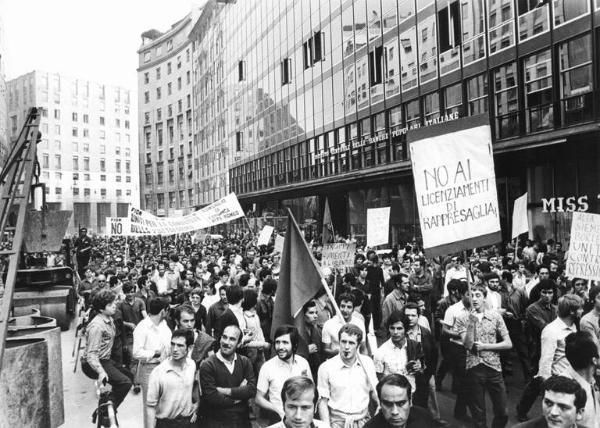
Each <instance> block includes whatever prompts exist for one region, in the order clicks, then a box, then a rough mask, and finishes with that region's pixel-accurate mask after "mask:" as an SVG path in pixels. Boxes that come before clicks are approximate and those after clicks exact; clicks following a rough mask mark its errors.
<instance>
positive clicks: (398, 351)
mask: <svg viewBox="0 0 600 428" xmlns="http://www.w3.org/2000/svg"><path fill="white" fill-rule="evenodd" d="M373 362H374V364H375V371H376V372H377V373H381V374H383V375H384V376H385V375H389V374H393V373H395V374H401V375H403V376H405V377H406V379H408V381H409V382H410V386H411V388H412V390H413V391H415V389H416V383H415V377H414V375H411V374H409V373H408V370H407V369H406V363H408V351H407V347H406V341H404V346H403V347H402V348H398V347H397V346H396V345H394V342H392V339H388V340H387V341H386V342H384V343H382V344H381V346H380V347H379V348H377V350H376V351H375V352H374V353H373Z"/></svg>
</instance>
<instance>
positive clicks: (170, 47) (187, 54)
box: [144, 39, 190, 79]
mask: <svg viewBox="0 0 600 428" xmlns="http://www.w3.org/2000/svg"><path fill="white" fill-rule="evenodd" d="M166 45H167V50H166V52H171V51H172V50H173V39H170V40H167V43H166ZM162 53H163V46H162V44H159V45H157V46H156V47H155V48H154V55H155V57H157V58H158V57H159V56H161V55H162ZM151 59H152V50H150V49H149V50H147V51H146V52H144V62H150V60H151ZM185 60H186V62H189V61H190V49H189V48H187V49H186V50H185ZM168 67H169V70H170V68H171V63H170V62H169V63H168ZM180 67H181V56H178V57H177V68H180ZM169 73H170V71H169ZM158 75H159V76H160V72H159V74H158ZM157 78H158V79H159V78H160V77H157Z"/></svg>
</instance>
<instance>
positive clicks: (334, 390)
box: [318, 323, 379, 428]
mask: <svg viewBox="0 0 600 428" xmlns="http://www.w3.org/2000/svg"><path fill="white" fill-rule="evenodd" d="M362 334H363V332H362V330H361V329H360V328H359V327H358V326H356V325H354V324H351V323H348V324H346V325H344V326H343V327H342V328H341V330H340V332H339V336H338V340H339V343H340V353H339V355H336V356H335V357H333V358H331V359H330V360H327V361H325V362H324V363H323V364H321V367H319V373H318V390H319V396H320V397H321V400H320V401H319V415H320V417H321V420H322V421H323V422H325V423H326V424H329V425H330V426H331V428H345V427H353V428H360V427H362V426H363V425H364V424H365V423H366V422H367V421H368V419H369V398H371V399H372V400H373V401H375V402H376V403H377V404H378V405H379V399H378V397H377V392H376V390H375V387H376V385H377V374H376V373H375V365H374V364H373V360H371V358H369V357H367V356H365V355H360V356H359V354H358V347H359V344H360V343H361V342H362V339H363V338H362Z"/></svg>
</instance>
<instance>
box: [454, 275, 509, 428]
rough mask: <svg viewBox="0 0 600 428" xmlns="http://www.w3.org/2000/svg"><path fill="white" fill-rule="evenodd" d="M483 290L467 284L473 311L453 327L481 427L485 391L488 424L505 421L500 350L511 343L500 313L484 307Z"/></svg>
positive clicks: (497, 426)
mask: <svg viewBox="0 0 600 428" xmlns="http://www.w3.org/2000/svg"><path fill="white" fill-rule="evenodd" d="M486 291H487V289H486V287H485V286H484V285H482V284H478V285H474V286H473V287H471V305H472V307H473V311H471V312H470V313H469V314H468V315H466V314H465V315H464V316H462V317H461V318H459V319H458V320H457V323H458V325H457V330H458V331H459V333H460V335H461V339H462V342H463V345H464V346H465V349H466V350H467V362H466V369H467V371H466V377H465V379H466V382H465V383H466V384H465V388H466V390H467V391H466V395H467V403H468V405H469V409H470V410H471V416H473V422H474V426H475V427H483V428H485V427H486V425H487V422H486V413H485V392H486V390H487V392H488V393H489V394H490V396H491V399H492V403H493V410H494V419H493V421H492V427H494V428H502V427H504V426H505V425H506V423H507V422H508V415H507V413H506V387H505V385H504V379H503V378H502V365H501V363H500V351H503V350H507V349H511V348H512V342H511V340H510V336H509V335H508V329H507V328H506V325H505V324H504V320H503V319H502V316H501V315H500V314H499V313H498V312H496V311H490V310H486V309H485V298H486Z"/></svg>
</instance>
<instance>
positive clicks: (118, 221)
mask: <svg viewBox="0 0 600 428" xmlns="http://www.w3.org/2000/svg"><path fill="white" fill-rule="evenodd" d="M130 229H131V228H130V227H129V218H128V217H106V235H108V236H127V235H130V234H131V230H130Z"/></svg>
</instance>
